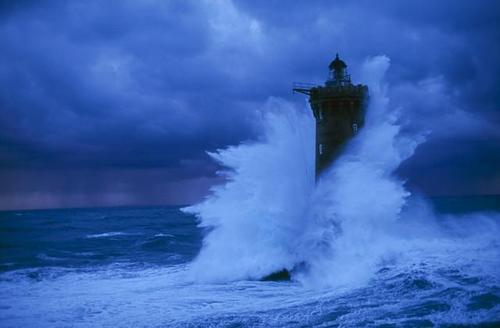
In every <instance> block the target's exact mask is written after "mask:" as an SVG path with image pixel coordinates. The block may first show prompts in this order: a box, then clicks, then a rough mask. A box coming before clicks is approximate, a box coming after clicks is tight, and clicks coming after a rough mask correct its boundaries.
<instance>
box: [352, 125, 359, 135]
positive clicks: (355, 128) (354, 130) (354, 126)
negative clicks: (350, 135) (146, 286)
mask: <svg viewBox="0 0 500 328" xmlns="http://www.w3.org/2000/svg"><path fill="white" fill-rule="evenodd" d="M352 132H354V134H356V133H358V124H357V123H354V124H353V125H352Z"/></svg>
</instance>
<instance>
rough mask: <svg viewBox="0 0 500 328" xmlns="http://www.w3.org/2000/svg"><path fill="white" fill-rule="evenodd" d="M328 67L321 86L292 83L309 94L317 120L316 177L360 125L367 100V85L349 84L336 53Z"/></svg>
mask: <svg viewBox="0 0 500 328" xmlns="http://www.w3.org/2000/svg"><path fill="white" fill-rule="evenodd" d="M328 68H329V75H328V79H327V80H326V82H325V84H324V85H321V86H313V85H306V84H295V85H294V88H293V91H294V92H299V93H303V94H306V95H308V96H309V103H310V105H311V109H312V111H313V114H314V117H315V119H316V179H318V178H319V177H320V175H321V173H322V172H323V171H324V170H325V169H327V168H328V167H329V166H330V164H331V163H332V162H333V161H334V160H335V158H336V157H337V156H338V155H339V154H340V152H341V150H342V148H343V146H344V145H345V144H346V142H347V141H348V140H349V139H351V138H352V137H353V136H355V135H356V134H357V133H358V131H359V130H360V129H361V128H362V127H363V124H364V117H365V107H366V103H367V99H368V87H367V86H366V85H362V84H357V85H354V84H352V82H351V76H350V75H349V74H348V73H347V65H346V63H345V62H344V61H343V60H341V59H340V58H339V55H338V54H337V55H336V57H335V59H334V60H333V61H332V62H331V63H330V65H329V66H328Z"/></svg>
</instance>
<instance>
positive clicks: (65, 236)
mask: <svg viewBox="0 0 500 328" xmlns="http://www.w3.org/2000/svg"><path fill="white" fill-rule="evenodd" d="M433 204H434V207H435V208H436V210H437V211H439V212H440V213H453V217H454V219H455V220H458V221H460V220H470V219H467V213H470V212H472V211H474V212H477V211H478V210H481V211H483V212H485V213H486V214H485V215H486V216H488V215H490V216H495V215H494V213H498V211H500V198H499V197H494V196H489V197H460V198H457V197H455V198H437V199H434V200H433ZM469 223H470V222H469ZM496 223H497V224H498V222H496ZM204 233H206V231H204V230H202V229H201V228H198V227H197V225H196V218H195V217H194V216H192V215H189V214H185V213H183V212H182V211H180V208H178V207H151V208H109V209H67V210H39V211H8V212H0V242H1V244H0V268H1V273H0V293H1V298H0V325H1V326H2V327H170V326H187V327H198V326H199V327H210V326H229V327H254V326H262V327H266V326H289V327H308V326H317V327H336V326H341V327H344V326H345V327H356V326H377V327H433V326H436V325H437V326H444V327H470V326H481V327H494V326H499V325H500V266H499V262H500V259H499V255H500V248H499V246H500V245H499V242H500V241H499V238H496V239H495V238H493V239H489V240H487V241H486V242H485V243H484V244H481V243H479V244H478V243H477V242H474V243H472V244H471V245H468V244H467V239H463V240H464V242H463V243H462V244H457V245H454V246H453V247H451V248H450V247H446V252H444V253H441V252H439V249H434V253H426V250H425V249H423V250H421V252H419V251H418V250H416V251H415V252H416V253H415V254H412V256H411V257H410V258H412V259H413V260H412V261H408V260H404V261H397V260H394V261H387V262H386V263H380V266H379V267H378V268H377V271H376V273H375V274H374V275H373V277H371V278H370V279H369V281H368V282H367V283H365V284H361V285H359V286H338V287H331V288H327V287H321V288H317V287H311V286H306V285H304V284H303V283H300V282H298V281H290V282H263V281H255V280H238V281H226V282H198V281H194V280H193V279H191V278H190V275H189V272H188V271H189V263H190V262H191V261H192V260H193V259H194V257H195V256H196V255H197V254H198V252H199V251H200V249H201V247H202V237H203V235H204ZM450 242H453V241H450ZM435 243H436V244H438V245H439V244H440V243H446V241H443V240H436V241H435ZM478 247H479V249H478ZM472 255H473V256H472ZM227 265H228V266H230V265H231V263H227Z"/></svg>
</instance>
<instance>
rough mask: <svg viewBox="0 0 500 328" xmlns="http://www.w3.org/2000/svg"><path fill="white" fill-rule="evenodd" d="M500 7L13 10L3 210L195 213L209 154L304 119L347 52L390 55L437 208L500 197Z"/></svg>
mask: <svg viewBox="0 0 500 328" xmlns="http://www.w3.org/2000/svg"><path fill="white" fill-rule="evenodd" d="M499 40H500V3H499V2H498V1H494V0H491V1H489V0H478V1H468V0H467V1H455V0H441V1H432V2H431V1H426V2H425V3H423V2H422V1H414V0H409V1H399V0H393V1H368V0H365V1H363V0H360V1H333V0H332V1H316V0H314V1H272V0H267V1H258V0H257V1H255V0H254V1H240V0H233V1H229V0H228V1H224V0H220V1H217V0H213V1H203V0H199V1H181V0H179V1H177V0H174V1H169V0H167V1H163V0H144V1H133V0H123V1H122V0H120V1H118V0H117V1H112V0H110V1H97V0H95V1H93V0H72V1H56V0H54V1H23V0H4V1H2V2H0V49H1V50H0V209H20V208H58V207H92V206H122V205H153V204H172V205H178V204H190V203H193V202H196V201H199V200H200V199H202V198H203V197H204V195H206V193H207V192H208V190H209V188H210V186H211V185H213V184H217V183H221V178H220V177H218V176H217V175H216V171H217V170H219V169H220V168H219V167H217V165H216V164H215V163H213V162H212V161H211V160H210V158H209V157H208V155H207V154H206V151H214V150H216V149H219V148H223V147H226V146H228V145H236V144H239V143H241V142H244V141H249V140H256V139H258V138H259V135H260V134H261V133H262V126H261V122H262V120H261V117H262V113H263V111H265V108H266V103H268V101H269V99H272V98H281V99H283V100H285V101H287V102H290V103H291V104H292V105H293V106H295V107H297V108H306V106H307V103H306V101H305V99H304V97H303V95H297V94H295V95H294V94H293V93H292V92H291V87H292V83H293V82H312V83H318V84H320V83H323V82H324V80H325V78H326V76H327V66H328V64H329V63H330V61H331V60H332V59H333V57H334V56H335V53H337V52H339V53H340V55H341V57H342V59H343V60H344V61H346V63H347V64H348V66H349V67H348V68H349V70H350V73H351V74H352V77H353V81H354V82H355V83H362V81H359V80H357V79H356V77H357V76H359V74H358V69H359V68H360V66H361V64H362V63H363V61H364V60H365V59H366V58H368V57H371V56H376V55H386V56H388V57H389V58H390V60H391V67H390V69H389V72H388V74H387V77H386V82H387V90H388V95H389V97H390V99H391V106H394V108H398V109H399V110H400V113H401V118H400V120H401V123H403V124H404V126H405V131H406V132H408V133H413V132H425V133H427V142H425V143H424V144H422V145H421V146H419V148H418V149H417V152H416V154H415V155H414V156H413V157H412V158H410V159H409V160H407V161H406V162H405V163H404V164H403V166H402V167H401V168H400V169H399V170H398V175H400V176H401V177H402V178H403V179H405V180H406V181H407V185H408V187H409V188H410V189H412V190H415V191H418V192H421V193H423V194H426V195H431V196H442V195H484V194H500V170H499V169H498V168H499V167H500V108H499V107H500V41H499Z"/></svg>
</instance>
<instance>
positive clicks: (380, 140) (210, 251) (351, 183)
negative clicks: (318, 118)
mask: <svg viewBox="0 0 500 328" xmlns="http://www.w3.org/2000/svg"><path fill="white" fill-rule="evenodd" d="M388 68H389V59H388V58H387V57H385V56H378V57H374V58H371V59H368V60H367V61H366V62H365V63H364V65H363V76H362V80H363V81H365V82H366V83H367V84H368V86H369V90H370V102H369V108H368V110H367V117H366V125H365V127H364V128H363V129H362V130H361V131H360V133H359V134H358V135H357V136H356V138H354V139H353V140H352V141H351V142H350V143H349V144H348V145H347V146H346V149H345V151H344V152H343V154H342V156H341V157H340V158H338V159H337V160H336V161H335V163H334V164H333V165H332V167H330V168H329V170H328V171H327V172H325V173H324V174H323V175H322V176H321V177H320V179H319V181H318V183H317V184H315V182H314V148H315V142H314V119H313V118H312V115H311V114H310V113H309V111H308V110H307V111H306V110H303V111H299V110H297V109H296V108H292V107H291V106H290V105H289V104H287V103H286V102H284V101H281V100H278V99H271V100H270V101H269V102H268V104H267V106H268V111H267V114H266V115H265V117H264V137H263V140H262V141H260V142H255V143H245V144H242V145H239V146H232V147H228V148H226V149H223V150H219V151H217V152H216V153H211V154H210V155H211V156H212V158H213V159H214V160H216V161H217V162H218V163H219V164H220V165H221V166H223V167H225V168H226V170H224V172H222V174H224V175H225V176H226V178H227V183H225V184H223V185H219V186H216V187H214V188H213V190H212V194H211V195H210V196H209V197H208V198H206V199H205V200H204V201H203V202H201V203H200V204H197V205H194V206H191V207H188V208H185V209H184V211H187V212H189V213H193V214H195V215H197V217H198V218H199V220H200V226H202V227H206V228H209V232H208V233H207V235H206V237H205V239H204V244H203V248H202V250H201V252H200V254H199V255H198V257H197V258H196V259H195V260H194V262H193V263H192V265H191V274H192V276H193V279H195V280H202V281H207V280H208V281H230V280H240V279H259V278H261V277H263V276H265V275H267V274H270V273H272V272H275V271H278V270H281V269H283V268H286V269H288V270H294V268H295V271H294V276H293V278H294V279H296V280H299V281H301V282H302V283H303V284H307V285H312V286H323V285H327V286H331V285H336V286H344V285H352V284H355V285H359V284H363V283H365V282H366V281H368V279H370V278H372V277H373V275H374V273H375V272H377V271H378V270H381V269H382V268H383V267H384V266H387V265H390V264H391V263H394V262H395V261H396V262H398V263H402V262H405V261H408V263H411V262H412V261H416V260H422V258H423V257H424V256H427V255H428V254H432V255H433V256H434V257H436V258H439V259H440V261H441V260H445V259H446V258H449V257H450V256H451V257H452V258H453V261H454V260H456V258H455V257H454V256H455V255H456V256H457V257H459V256H464V254H465V256H467V255H468V254H469V255H471V254H473V253H474V252H477V249H478V248H481V247H482V246H481V245H485V243H486V244H487V243H491V242H495V243H498V238H497V237H495V236H496V234H497V233H498V232H499V229H498V224H496V223H495V221H493V220H491V218H489V217H478V216H477V215H476V218H474V220H475V222H476V223H477V222H481V224H479V226H481V225H482V226H483V227H484V226H489V228H488V229H480V228H478V225H477V224H471V223H470V222H471V221H470V220H469V221H467V222H461V223H460V227H458V226H456V225H454V224H452V223H450V222H452V221H454V220H455V218H453V219H449V218H448V220H446V218H442V220H437V219H436V216H435V214H434V213H433V212H432V210H431V209H430V208H429V206H427V204H426V203H425V201H424V200H422V199H420V198H419V197H418V196H417V195H412V194H411V193H410V192H409V191H408V190H406V189H405V186H404V181H402V180H401V179H400V178H398V177H397V176H395V174H394V172H395V170H396V169H397V168H398V167H399V165H400V164H401V163H402V162H403V161H404V160H406V159H407V158H409V157H410V156H411V155H412V154H413V153H414V151H415V149H416V147H417V146H418V145H419V144H420V143H421V142H423V141H424V139H425V137H424V136H423V135H413V136H407V135H405V134H403V133H401V127H400V125H398V123H397V122H398V121H397V119H398V112H397V111H396V110H393V109H392V108H391V107H390V105H389V99H388V97H387V95H386V89H385V86H384V84H383V78H384V74H385V72H386V71H387V69H388ZM438 221H439V222H438ZM446 222H448V223H446ZM496 222H498V221H496ZM444 225H445V226H446V229H447V230H446V233H445V232H444V230H443V226H444ZM464 226H469V228H470V229H469V231H468V234H467V235H463V234H462V235H461V238H465V239H467V242H469V246H470V247H469V248H467V249H464V248H463V247H460V245H462V244H463V240H462V241H456V240H455V239H453V238H455V237H456V236H457V235H460V233H459V232H458V231H460V230H461V229H463V227H464ZM473 231H477V233H473ZM450 236H452V237H453V238H452V237H450ZM454 240H455V241H454ZM496 251H497V250H496V249H495V252H496ZM456 252H459V254H460V255H458V253H457V254H455V253H456ZM468 252H469V253H468ZM450 254H451V255H450ZM471 256H473V255H471ZM427 260H429V259H428V258H426V260H425V261H427ZM422 261H423V260H422ZM429 261H430V260H429ZM297 268H298V269H297Z"/></svg>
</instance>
